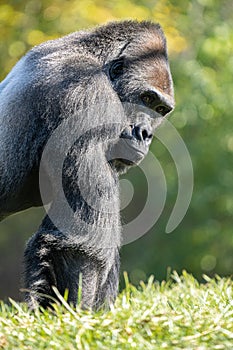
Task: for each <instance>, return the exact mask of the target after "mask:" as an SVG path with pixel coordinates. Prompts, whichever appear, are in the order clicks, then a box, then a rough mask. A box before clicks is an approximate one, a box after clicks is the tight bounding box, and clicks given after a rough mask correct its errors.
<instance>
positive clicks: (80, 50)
mask: <svg viewBox="0 0 233 350" xmlns="http://www.w3.org/2000/svg"><path fill="white" fill-rule="evenodd" d="M173 108H174V93H173V83H172V77H171V73H170V68H169V63H168V56H167V48H166V39H165V36H164V34H163V31H162V29H161V27H160V25H159V24H155V23H152V22H149V21H142V22H138V21H120V22H111V23H107V24H105V25H103V26H99V27H97V28H94V29H93V30H90V31H80V32H75V33H72V34H69V35H67V36H64V37H62V38H59V39H56V40H51V41H48V42H45V43H42V44H40V45H38V46H36V47H34V48H32V49H31V50H30V51H29V52H28V53H27V54H26V55H25V56H24V57H22V58H21V59H20V60H19V62H18V63H17V64H16V65H15V66H14V67H13V69H12V70H11V72H10V73H9V74H8V76H7V77H6V78H5V80H3V81H2V82H1V84H0V219H1V220H2V219H4V218H5V217H7V216H8V215H11V214H13V213H16V212H18V211H21V210H24V209H27V208H29V207H32V206H42V205H44V204H48V203H49V205H48V209H46V211H47V214H46V216H45V218H44V219H43V221H42V223H41V225H40V227H39V229H38V231H37V232H36V233H35V234H34V235H33V236H32V238H31V239H30V240H29V241H28V243H27V246H26V250H25V254H24V263H25V273H24V279H25V290H26V292H25V298H26V301H27V302H28V304H29V306H30V307H31V308H35V307H36V306H38V305H41V306H42V307H48V306H49V305H50V304H51V302H53V301H54V298H55V299H56V298H57V292H56V290H57V291H58V292H59V293H60V294H61V295H64V294H65V293H67V294H68V297H67V298H68V302H69V303H70V304H72V305H76V304H77V303H79V304H80V305H81V307H83V308H89V309H95V310H96V309H99V308H101V307H108V306H109V304H110V303H113V302H114V300H115V298H116V295H117V291H118V278H119V277H118V275H119V261H120V259H119V249H120V246H121V223H120V206H119V175H120V174H121V173H124V172H125V171H127V169H129V168H130V167H131V166H133V165H135V164H138V163H139V162H140V161H141V160H142V159H143V158H144V157H145V155H146V154H147V152H148V149H149V146H150V143H151V141H152V137H153V132H154V131H155V129H156V128H157V127H158V125H159V124H160V123H161V122H162V120H163V119H164V118H165V116H167V114H168V113H169V112H171V111H172V109H173ZM54 287H55V288H56V289H55V288H54ZM66 291H67V292H66Z"/></svg>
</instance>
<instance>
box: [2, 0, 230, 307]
mask: <svg viewBox="0 0 233 350" xmlns="http://www.w3.org/2000/svg"><path fill="white" fill-rule="evenodd" d="M120 19H138V20H144V19H147V20H153V21H156V22H159V23H160V24H161V25H162V26H163V28H164V31H165V34H166V36H167V41H168V48H169V56H170V64H171V70H172V74H173V78H174V84H175V94H176V105H177V106H176V109H175V111H174V113H173V114H172V116H171V117H170V121H171V122H172V123H173V125H174V126H175V127H176V128H177V130H178V131H179V133H180V135H181V136H182V138H183V140H184V142H185V143H186V145H187V148H188V150H189V152H190V155H191V158H192V162H193V168H194V176H195V182H194V192H193V197H192V201H191V204H190V207H189V210H188V212H187V214H186V216H185V218H184V219H183V221H182V223H181V224H180V225H179V226H178V227H177V228H176V230H175V231H173V232H172V233H170V234H166V233H165V227H166V223H167V221H168V218H169V216H170V213H171V210H172V208H173V206H174V203H175V199H176V195H177V173H176V168H175V164H174V162H173V160H172V159H171V157H170V155H169V153H168V151H167V150H166V148H165V147H164V146H163V145H162V144H161V143H160V142H159V141H158V140H156V139H155V140H154V141H153V144H152V147H151V149H152V151H153V153H154V154H155V156H156V157H157V158H158V160H159V162H160V163H161V165H162V168H163V170H164V173H165V174H166V180H167V186H168V193H167V200H166V205H165V208H164V211H163V213H162V215H161V217H160V218H159V220H158V221H157V223H156V224H155V226H154V227H153V228H152V229H151V230H150V231H149V232H148V233H147V234H146V235H145V236H143V237H142V238H141V239H139V240H137V241H136V242H134V243H131V244H129V245H127V246H124V247H123V249H122V271H123V270H126V271H128V273H129V278H130V280H131V282H133V283H134V284H136V285H137V284H138V283H139V281H140V280H146V279H147V277H148V276H149V275H150V274H153V275H155V278H156V279H157V280H162V279H165V278H166V276H167V273H168V268H169V267H170V268H171V269H176V270H177V271H178V272H180V271H181V270H182V269H186V270H188V271H189V272H190V273H192V274H193V275H194V276H195V277H196V278H198V279H199V280H200V281H201V280H202V275H203V274H208V275H210V276H213V275H214V274H219V275H221V276H224V275H231V274H232V272H233V2H232V0H192V1H187V0H183V1H182V2H180V1H178V0H171V1H165V0H158V1H156V0H120V1H117V0H70V1H67V0H31V1H24V0H22V1H18V0H8V1H2V0H0V52H1V55H0V78H1V79H3V78H4V77H5V76H6V74H7V73H8V72H9V71H10V69H11V68H12V66H13V65H14V64H15V63H16V62H17V61H18V60H19V58H20V57H21V56H22V55H23V54H24V53H25V52H26V51H27V50H28V49H30V48H31V47H32V46H34V45H36V44H39V43H41V42H43V41H45V40H49V39H53V38H57V37H59V36H62V35H65V34H67V33H69V32H72V31H77V30H80V29H83V28H91V27H93V26H95V25H98V24H101V23H105V22H107V21H112V20H120ZM0 127H1V125H0ZM127 179H129V180H130V181H131V182H132V184H133V186H134V198H133V200H132V202H131V203H130V205H129V206H128V207H127V208H126V209H125V210H124V211H123V213H122V215H123V218H124V220H125V221H127V220H130V219H132V218H133V217H135V216H136V215H137V214H138V213H139V212H140V210H141V209H142V208H143V204H145V200H146V191H147V188H146V181H145V178H144V176H143V174H142V172H141V171H140V170H139V169H137V168H135V169H133V170H131V171H130V172H129V174H128V175H127ZM43 215H44V212H43V209H40V208H39V209H30V210H27V211H26V212H24V213H21V214H17V215H14V216H12V217H10V218H8V219H6V220H4V221H3V222H1V223H0V298H4V299H6V298H7V297H9V296H10V297H13V298H15V299H17V300H20V299H21V298H22V296H21V294H20V292H19V288H20V278H21V273H22V256H23V249H24V246H25V242H26V240H27V239H28V238H29V237H30V235H31V234H32V233H33V232H34V231H35V230H36V229H37V227H38V225H39V223H40V221H41V218H42V217H43Z"/></svg>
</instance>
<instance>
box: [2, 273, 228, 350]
mask: <svg viewBox="0 0 233 350" xmlns="http://www.w3.org/2000/svg"><path fill="white" fill-rule="evenodd" d="M205 279H206V283H205V284H199V283H198V282H197V281H196V280H195V279H194V278H193V277H192V276H191V275H189V274H187V273H186V272H183V274H182V276H178V274H177V273H173V275H172V277H171V278H169V281H167V282H162V283H160V284H159V283H154V281H153V278H152V277H151V278H150V279H149V281H148V283H147V284H144V283H141V286H140V287H139V288H135V287H133V286H131V285H130V284H129V283H128V282H127V278H126V289H125V290H124V291H123V292H122V293H121V294H120V295H119V297H118V299H117V301H116V304H115V306H114V307H112V308H111V310H110V311H108V312H105V313H104V312H98V313H92V312H90V311H82V310H80V309H79V308H77V309H72V308H70V307H69V305H67V304H66V302H65V300H63V305H62V306H61V305H60V306H59V305H55V306H54V307H55V310H56V311H55V312H52V311H48V310H45V311H40V310H36V311H35V312H29V311H28V309H27V307H26V305H25V304H18V303H15V302H14V301H11V305H6V304H4V303H1V306H0V349H1V348H2V349H14V350H18V349H38V350H40V349H49V350H51V349H59V350H66V349H67V350H68V349H69V350H72V349H85V350H88V349H90V350H92V349H100V350H102V349H106V350H110V349H119V350H121V349H137V350H138V349H143V350H149V349H195V350H197V349H200V350H202V349H208V350H212V349H233V282H232V280H231V279H227V278H220V277H216V278H215V279H209V278H208V277H205Z"/></svg>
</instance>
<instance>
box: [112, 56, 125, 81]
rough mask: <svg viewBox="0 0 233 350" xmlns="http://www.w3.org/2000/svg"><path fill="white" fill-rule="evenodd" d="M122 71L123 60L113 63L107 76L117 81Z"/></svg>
mask: <svg viewBox="0 0 233 350" xmlns="http://www.w3.org/2000/svg"><path fill="white" fill-rule="evenodd" d="M123 70H124V60H123V58H121V59H119V60H117V61H115V62H113V63H112V65H111V67H110V69H109V75H110V78H111V80H115V79H117V78H118V77H119V76H120V75H121V74H122V73H123Z"/></svg>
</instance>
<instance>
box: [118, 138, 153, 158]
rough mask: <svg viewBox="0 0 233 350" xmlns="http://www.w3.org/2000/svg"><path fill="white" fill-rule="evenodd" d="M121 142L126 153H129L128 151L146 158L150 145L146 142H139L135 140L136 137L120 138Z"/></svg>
mask: <svg viewBox="0 0 233 350" xmlns="http://www.w3.org/2000/svg"><path fill="white" fill-rule="evenodd" d="M120 140H121V142H123V144H124V146H125V147H124V148H125V151H126V153H127V149H128V150H129V151H131V152H130V153H132V151H133V152H134V153H135V155H138V156H139V157H145V155H146V154H147V152H148V149H149V145H147V144H146V143H145V142H144V141H138V140H135V138H134V137H124V136H120Z"/></svg>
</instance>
